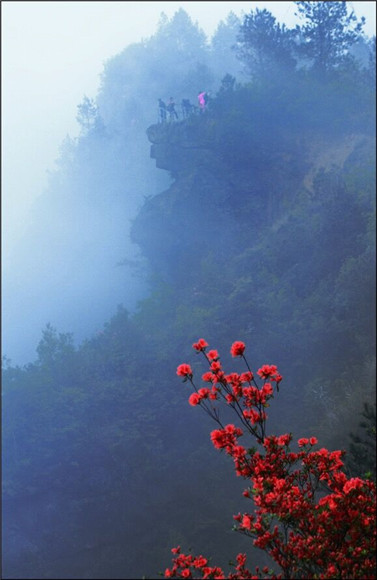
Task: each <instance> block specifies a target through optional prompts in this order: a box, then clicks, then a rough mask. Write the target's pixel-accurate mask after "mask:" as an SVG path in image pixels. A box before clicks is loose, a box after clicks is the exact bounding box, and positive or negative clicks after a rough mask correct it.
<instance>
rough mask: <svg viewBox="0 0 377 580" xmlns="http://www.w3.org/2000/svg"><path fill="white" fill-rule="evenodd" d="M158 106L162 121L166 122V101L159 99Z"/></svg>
mask: <svg viewBox="0 0 377 580" xmlns="http://www.w3.org/2000/svg"><path fill="white" fill-rule="evenodd" d="M158 108H159V112H160V117H159V119H160V122H161V123H165V122H166V104H165V103H164V101H163V100H162V99H158Z"/></svg>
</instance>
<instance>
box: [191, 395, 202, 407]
mask: <svg viewBox="0 0 377 580" xmlns="http://www.w3.org/2000/svg"><path fill="white" fill-rule="evenodd" d="M189 403H190V405H192V406H193V407H195V406H196V405H199V403H200V396H199V395H198V393H192V394H191V395H190V396H189Z"/></svg>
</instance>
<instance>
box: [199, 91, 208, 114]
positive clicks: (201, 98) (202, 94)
mask: <svg viewBox="0 0 377 580" xmlns="http://www.w3.org/2000/svg"><path fill="white" fill-rule="evenodd" d="M205 96H206V93H205V91H201V92H200V93H199V94H198V101H199V110H200V112H201V113H203V111H204V110H205V108H206V99H205Z"/></svg>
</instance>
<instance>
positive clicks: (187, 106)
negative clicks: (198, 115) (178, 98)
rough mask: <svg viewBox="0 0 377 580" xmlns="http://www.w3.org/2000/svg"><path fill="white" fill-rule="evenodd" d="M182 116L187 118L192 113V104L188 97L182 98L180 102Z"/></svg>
mask: <svg viewBox="0 0 377 580" xmlns="http://www.w3.org/2000/svg"><path fill="white" fill-rule="evenodd" d="M181 109H182V117H184V118H187V117H189V116H190V115H191V113H193V109H194V105H192V104H191V103H190V100H189V99H182V102H181Z"/></svg>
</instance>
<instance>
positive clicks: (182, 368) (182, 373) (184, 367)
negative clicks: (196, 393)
mask: <svg viewBox="0 0 377 580" xmlns="http://www.w3.org/2000/svg"><path fill="white" fill-rule="evenodd" d="M177 375H178V376H179V377H192V369H191V367H190V365H188V364H186V363H183V364H181V365H179V366H178V368H177Z"/></svg>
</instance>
